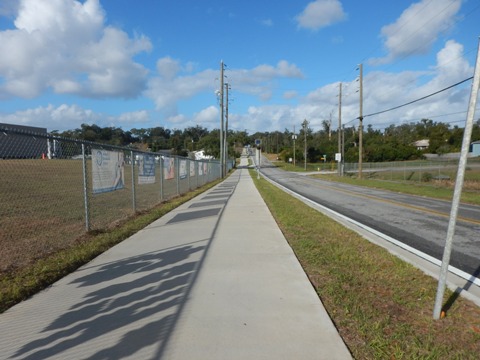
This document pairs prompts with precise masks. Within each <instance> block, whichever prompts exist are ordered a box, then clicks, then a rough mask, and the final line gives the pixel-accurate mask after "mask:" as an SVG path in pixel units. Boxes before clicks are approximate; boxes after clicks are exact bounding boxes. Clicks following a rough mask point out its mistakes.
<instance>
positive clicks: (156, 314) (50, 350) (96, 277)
mask: <svg viewBox="0 0 480 360" xmlns="http://www.w3.org/2000/svg"><path fill="white" fill-rule="evenodd" d="M209 240H210V239H207V240H206V241H209ZM205 250H206V246H192V245H188V246H181V247H178V248H173V249H169V250H167V251H159V252H153V253H148V254H145V255H141V256H136V257H131V258H127V259H124V260H121V261H116V262H112V263H109V264H106V265H104V266H102V267H100V268H99V269H98V271H97V272H95V273H92V274H89V275H86V276H84V277H81V278H79V279H77V280H75V281H74V283H77V284H78V286H80V287H92V286H94V287H96V288H98V289H97V290H94V291H91V292H89V293H87V295H86V296H85V297H84V298H83V299H79V302H78V303H76V304H75V305H74V306H72V307H71V308H70V311H68V312H66V313H64V314H62V315H61V316H60V317H58V318H57V319H55V320H54V321H53V322H52V323H51V324H50V325H49V326H48V327H47V328H45V329H44V330H43V332H50V334H49V335H48V336H45V337H44V338H42V339H38V340H35V341H32V342H30V343H28V344H26V345H25V346H24V347H23V348H21V349H20V350H19V351H18V352H17V353H16V354H15V355H16V356H22V354H26V353H28V352H31V351H34V350H36V349H38V350H37V351H34V352H33V353H31V354H30V355H28V356H27V357H24V358H23V359H32V360H33V359H44V358H48V357H51V356H55V355H58V354H60V353H61V352H63V351H65V350H67V349H70V348H72V347H75V346H77V345H80V344H84V343H87V342H89V341H93V340H95V338H97V337H98V336H102V337H104V336H108V334H109V333H114V332H117V331H118V330H120V331H121V329H122V328H123V327H125V326H128V325H130V324H133V323H138V324H140V327H135V328H132V330H130V331H126V332H125V334H124V335H123V336H122V339H121V340H120V341H119V342H118V343H117V344H115V345H114V346H112V347H109V348H103V349H102V350H101V351H99V352H98V353H96V354H95V355H93V356H91V357H90V358H89V359H113V358H122V357H125V356H128V355H132V354H135V353H136V352H137V351H138V350H140V349H142V348H144V347H146V346H150V345H155V344H158V343H159V341H161V340H162V339H165V338H166V337H167V334H168V332H169V330H170V329H171V327H172V326H173V320H174V318H175V316H176V312H177V310H178V308H179V306H180V305H181V303H182V302H183V301H185V295H186V294H187V292H188V289H189V287H190V286H191V281H192V278H193V277H194V273H195V272H196V271H198V267H199V263H200V261H201V259H202V257H203V256H199V257H197V258H199V260H197V261H192V260H189V258H190V257H191V255H193V254H195V253H201V252H205ZM199 255H201V254H199ZM119 279H121V280H120V281H119ZM113 282H115V283H113ZM101 283H103V285H104V286H103V287H100V288H99V287H98V285H99V284H101ZM109 283H111V284H110V285H109ZM112 336H113V334H112ZM100 348H101V347H100Z"/></svg>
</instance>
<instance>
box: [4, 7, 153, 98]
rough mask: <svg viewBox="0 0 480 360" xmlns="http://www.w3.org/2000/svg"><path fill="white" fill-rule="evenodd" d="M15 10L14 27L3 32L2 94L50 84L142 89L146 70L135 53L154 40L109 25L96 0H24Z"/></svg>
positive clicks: (105, 92) (59, 89)
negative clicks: (80, 0)
mask: <svg viewBox="0 0 480 360" xmlns="http://www.w3.org/2000/svg"><path fill="white" fill-rule="evenodd" d="M17 11H18V12H17V14H16V18H15V21H14V25H15V27H16V28H15V29H13V30H5V31H1V32H0V53H2V57H0V84H1V85H0V99H1V98H8V97H13V96H16V97H22V98H32V97H35V96H39V95H40V94H42V93H43V92H46V91H48V90H49V89H51V90H53V91H54V92H56V93H61V94H75V95H80V96H84V97H100V98H102V97H123V98H130V97H136V96H138V95H139V94H140V93H141V91H142V90H143V89H144V87H145V84H146V76H147V70H146V69H145V68H144V67H143V66H142V65H140V64H138V63H136V62H134V61H133V56H135V55H136V54H138V53H140V52H143V51H149V50H150V49H151V43H150V41H149V40H148V39H147V38H146V37H144V36H137V37H135V38H133V39H132V38H129V36H128V35H127V34H126V33H125V32H123V31H122V30H119V29H117V28H115V27H111V26H105V24H104V20H105V14H104V11H103V9H102V8H101V6H100V4H99V1H98V0H86V1H84V2H83V3H81V2H79V1H76V0H20V2H19V6H18V10H17Z"/></svg>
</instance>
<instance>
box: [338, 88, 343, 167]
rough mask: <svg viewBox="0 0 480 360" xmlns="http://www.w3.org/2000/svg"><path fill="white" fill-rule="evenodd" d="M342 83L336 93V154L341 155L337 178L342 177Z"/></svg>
mask: <svg viewBox="0 0 480 360" xmlns="http://www.w3.org/2000/svg"><path fill="white" fill-rule="evenodd" d="M341 135H342V83H340V84H339V92H338V132H337V136H338V153H339V154H341V156H340V161H339V162H338V176H342V163H343V154H342V136H341Z"/></svg>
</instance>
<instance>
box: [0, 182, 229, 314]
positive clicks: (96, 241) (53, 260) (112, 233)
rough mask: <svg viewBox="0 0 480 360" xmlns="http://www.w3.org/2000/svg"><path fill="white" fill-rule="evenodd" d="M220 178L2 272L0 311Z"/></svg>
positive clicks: (203, 190)
mask: <svg viewBox="0 0 480 360" xmlns="http://www.w3.org/2000/svg"><path fill="white" fill-rule="evenodd" d="M221 181H222V180H217V181H214V182H212V183H209V184H207V185H204V186H202V187H200V188H198V189H196V190H194V191H191V192H189V193H187V194H185V195H182V196H179V197H176V198H173V199H171V200H169V201H166V202H164V203H162V204H160V205H158V206H156V207H155V208H153V209H151V210H149V211H148V212H145V213H141V214H137V215H136V216H134V217H132V218H130V219H128V220H126V221H125V222H123V223H121V224H118V225H117V226H116V227H115V228H113V229H109V230H105V231H103V232H91V233H87V234H85V235H84V236H82V237H81V238H79V239H78V240H77V241H76V242H75V244H74V245H73V246H71V247H69V248H66V249H63V250H60V251H58V252H55V253H53V254H50V255H49V256H47V257H45V258H41V259H38V260H37V261H35V262H34V263H32V264H30V265H28V266H26V267H24V268H22V269H19V270H16V271H13V272H10V273H6V274H4V275H3V276H2V277H1V278H0V313H2V312H4V311H5V310H7V309H8V308H10V307H12V306H13V305H15V304H17V303H19V302H20V301H23V300H25V299H27V298H28V297H30V296H32V295H34V294H35V293H37V292H39V291H40V290H42V289H45V288H46V287H48V286H49V285H51V284H53V283H54V282H55V281H57V280H59V279H61V278H62V277H64V276H65V275H67V274H69V273H71V272H72V271H75V270H76V269H78V268H79V267H80V266H82V265H84V264H86V263H88V262H89V261H91V260H92V259H94V258H95V257H97V256H98V255H100V254H101V253H103V252H105V251H106V250H108V249H109V248H111V247H112V246H114V245H116V244H118V243H120V242H122V241H123V240H125V239H127V238H128V237H130V236H131V235H133V234H135V233H136V232H138V231H139V230H141V229H143V228H144V227H145V226H147V225H148V224H150V223H152V222H154V221H155V220H157V219H158V218H160V217H162V216H163V215H165V214H166V213H168V212H170V211H172V210H173V209H175V208H177V207H178V206H180V205H182V204H183V203H185V202H187V201H189V200H191V199H193V198H194V197H195V196H197V195H199V194H201V193H203V192H205V191H206V190H208V189H210V188H212V187H213V186H215V185H216V184H218V183H219V182H221Z"/></svg>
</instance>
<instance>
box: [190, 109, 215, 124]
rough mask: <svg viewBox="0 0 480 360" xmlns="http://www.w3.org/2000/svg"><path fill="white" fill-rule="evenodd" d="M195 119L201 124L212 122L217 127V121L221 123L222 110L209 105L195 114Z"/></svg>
mask: <svg viewBox="0 0 480 360" xmlns="http://www.w3.org/2000/svg"><path fill="white" fill-rule="evenodd" d="M193 120H194V121H195V123H197V124H199V125H201V126H206V124H212V125H213V127H215V126H216V124H217V123H220V110H219V109H218V107H216V106H213V105H212V106H209V107H207V108H206V109H203V110H202V111H200V112H199V113H196V114H194V116H193ZM217 127H218V126H217Z"/></svg>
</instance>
